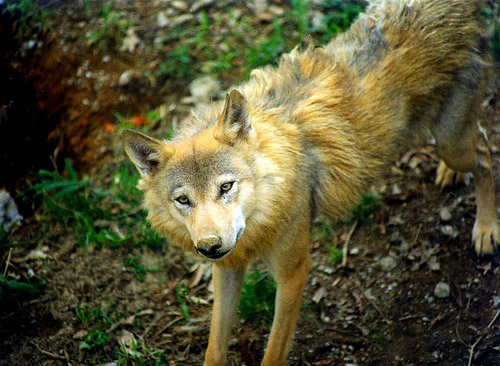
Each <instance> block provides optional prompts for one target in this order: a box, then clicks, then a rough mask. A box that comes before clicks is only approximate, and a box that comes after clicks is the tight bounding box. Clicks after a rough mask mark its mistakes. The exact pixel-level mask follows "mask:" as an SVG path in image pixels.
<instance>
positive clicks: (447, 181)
mask: <svg viewBox="0 0 500 366" xmlns="http://www.w3.org/2000/svg"><path fill="white" fill-rule="evenodd" d="M463 180H464V176H463V174H462V173H460V172H456V171H454V170H453V169H451V168H449V167H448V165H446V163H445V162H444V161H442V160H441V161H440V162H439V165H438V168H437V172H436V181H435V183H436V185H437V186H438V187H439V188H441V189H443V188H445V187H449V186H452V185H453V184H454V183H458V182H460V181H463Z"/></svg>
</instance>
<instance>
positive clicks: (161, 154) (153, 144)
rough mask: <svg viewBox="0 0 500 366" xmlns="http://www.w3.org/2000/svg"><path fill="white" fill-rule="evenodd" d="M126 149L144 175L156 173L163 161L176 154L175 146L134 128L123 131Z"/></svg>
mask: <svg viewBox="0 0 500 366" xmlns="http://www.w3.org/2000/svg"><path fill="white" fill-rule="evenodd" d="M121 138H122V141H123V145H124V146H125V151H126V153H127V155H128V156H129V158H130V160H132V163H134V165H135V166H136V168H137V170H139V173H141V175H142V176H151V175H154V174H155V173H156V172H157V171H158V168H159V166H160V164H161V163H162V162H166V161H168V159H170V158H171V157H172V155H174V148H173V147H171V146H168V145H167V144H165V143H163V142H161V141H159V140H156V139H154V138H152V137H149V136H147V135H145V134H143V133H140V132H137V131H134V130H124V131H123V132H122V133H121Z"/></svg>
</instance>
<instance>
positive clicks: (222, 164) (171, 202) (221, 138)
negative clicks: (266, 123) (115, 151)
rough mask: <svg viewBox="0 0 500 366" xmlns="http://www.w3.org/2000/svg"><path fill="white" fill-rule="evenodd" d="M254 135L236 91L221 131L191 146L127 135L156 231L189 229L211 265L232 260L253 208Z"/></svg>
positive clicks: (206, 133) (201, 137)
mask: <svg viewBox="0 0 500 366" xmlns="http://www.w3.org/2000/svg"><path fill="white" fill-rule="evenodd" d="M252 134H254V132H253V130H252V127H251V125H250V116H249V113H248V105H247V103H246V100H245V99H244V98H243V96H241V94H239V93H238V92H236V91H233V92H231V93H230V94H229V95H228V97H227V98H226V104H225V107H224V111H223V113H222V115H221V116H220V118H219V121H218V123H217V125H216V126H214V128H209V129H206V130H203V131H202V132H200V133H198V134H197V135H196V136H194V137H192V138H189V139H187V140H184V141H180V142H177V143H173V144H169V143H167V142H163V141H158V140H155V139H152V138H150V137H148V136H146V135H143V134H141V133H138V132H135V131H130V130H127V131H124V132H123V139H124V142H125V147H126V151H127V154H128V155H129V157H130V158H131V160H132V161H133V162H134V164H135V165H136V167H137V168H138V170H139V171H140V173H141V175H142V179H141V182H140V185H141V189H143V190H144V191H145V195H146V206H147V208H148V209H149V211H150V217H158V218H159V220H157V221H159V223H157V224H156V225H155V226H158V227H159V228H160V229H163V230H164V231H167V233H169V232H171V231H172V230H173V229H172V228H173V227H175V229H174V230H175V231H176V232H177V233H178V232H180V231H182V228H184V230H185V231H187V232H188V233H189V235H190V237H191V241H192V244H193V245H194V249H195V250H196V251H197V252H198V253H199V254H201V255H203V256H204V257H206V258H208V259H212V260H216V259H220V258H223V257H225V256H226V255H228V254H229V253H230V252H231V250H232V249H233V248H234V247H235V245H236V243H237V241H238V239H239V238H240V237H241V235H242V234H243V232H244V230H245V221H246V217H248V215H249V213H250V212H251V210H252V206H253V204H252V203H253V192H254V188H255V187H254V186H253V185H254V180H253V179H252V176H253V170H252V167H251V164H250V163H249V162H248V161H247V160H248V159H247V158H246V154H245V151H247V150H248V149H249V146H248V145H249V144H248V140H250V139H251V138H252ZM162 226H163V227H162Z"/></svg>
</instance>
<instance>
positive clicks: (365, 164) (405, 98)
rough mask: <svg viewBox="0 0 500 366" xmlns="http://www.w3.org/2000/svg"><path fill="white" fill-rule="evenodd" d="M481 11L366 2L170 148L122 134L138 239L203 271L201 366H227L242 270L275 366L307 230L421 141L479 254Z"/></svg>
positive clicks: (195, 118) (482, 212)
mask: <svg viewBox="0 0 500 366" xmlns="http://www.w3.org/2000/svg"><path fill="white" fill-rule="evenodd" d="M481 6H483V4H482V3H481V2H480V1H479V0H473V1H463V0H386V1H375V2H372V3H371V4H370V5H369V6H368V8H367V11H366V13H365V14H362V15H360V16H359V19H358V20H357V21H356V22H355V23H354V24H353V25H352V27H351V29H350V30H349V31H348V32H347V33H345V34H343V35H340V36H338V37H337V38H335V39H334V40H333V41H331V42H330V43H329V44H328V45H327V46H325V47H318V48H314V47H309V48H307V49H305V50H302V51H300V50H297V49H296V50H294V51H292V52H291V53H290V54H287V55H285V56H283V57H282V59H281V61H280V62H279V65H278V66H277V67H265V68H262V69H258V70H255V71H254V72H253V73H252V75H251V78H250V80H249V81H248V82H246V83H244V84H241V85H240V86H239V87H238V88H237V90H232V91H230V92H229V93H228V95H227V97H226V100H225V101H224V102H216V103H213V104H211V105H209V106H204V107H201V108H199V109H198V110H197V111H195V112H194V113H193V115H192V116H191V117H190V118H188V119H187V120H186V121H185V122H184V123H183V124H182V126H181V129H180V130H179V131H178V133H177V135H176V137H175V138H174V139H173V141H160V140H156V139H153V138H150V137H148V136H146V135H144V134H141V133H139V132H134V131H130V130H127V131H124V132H123V134H122V138H123V141H124V144H125V148H126V152H127V154H128V155H129V157H130V159H131V160H132V161H133V162H134V163H135V165H136V166H137V168H138V169H139V171H140V173H141V176H142V177H141V180H140V183H139V187H140V189H141V190H142V191H143V192H144V196H145V206H146V208H147V209H148V210H149V216H148V217H149V220H150V221H151V223H152V225H153V227H154V228H155V229H156V230H158V231H160V232H161V233H163V234H166V236H167V237H168V238H169V240H170V242H171V243H173V244H176V245H179V246H181V247H182V248H184V249H185V250H188V251H192V252H197V253H199V254H200V255H201V256H202V257H204V258H207V259H209V260H211V261H213V266H212V269H213V281H214V290H215V300H214V309H213V315H212V321H211V330H210V337H209V342H208V349H207V352H206V355H205V365H223V364H225V363H226V344H227V341H228V337H229V335H230V331H231V325H232V322H233V317H234V315H235V312H236V307H237V304H238V301H239V294H240V290H241V287H242V282H243V277H244V273H245V269H246V268H247V266H248V265H249V263H251V262H252V261H253V260H255V259H258V258H259V259H262V260H263V261H264V262H265V263H266V264H267V265H268V266H269V268H270V271H271V273H272V275H273V276H274V278H275V279H276V282H277V294H276V311H275V315H274V321H273V325H272V329H271V334H270V337H269V342H268V346H267V350H266V352H265V355H264V359H263V361H262V365H266V366H267V365H285V364H286V358H287V354H288V350H289V346H290V342H291V340H292V337H293V332H294V328H295V324H296V320H297V316H298V313H299V309H300V306H301V303H302V291H303V288H304V285H305V283H306V281H307V275H308V272H309V270H310V268H311V258H310V255H309V251H308V245H309V241H310V231H311V225H312V222H313V219H314V218H315V217H316V216H318V215H323V214H324V215H328V216H340V215H344V214H345V213H346V210H347V209H348V208H350V207H351V206H352V205H353V204H356V202H357V201H358V199H359V198H360V196H361V195H362V194H363V193H364V192H365V190H366V189H367V188H368V187H369V186H370V184H371V183H372V182H374V180H375V179H378V178H380V177H381V175H382V174H383V172H384V170H385V169H386V168H387V166H388V164H390V163H391V162H392V161H394V160H395V159H396V158H397V157H398V154H399V153H400V152H401V150H402V148H403V147H405V146H408V145H414V144H418V143H422V142H424V141H426V140H427V139H428V138H430V137H433V138H434V139H435V142H436V151H437V153H438V154H439V156H440V157H441V158H442V161H441V163H440V164H439V167H438V169H437V179H436V183H437V184H438V185H439V186H444V185H447V184H450V183H451V182H452V181H453V179H454V175H455V174H456V173H457V172H472V173H473V175H474V180H475V189H476V202H477V215H476V221H475V223H474V227H473V230H472V241H473V245H474V247H475V251H476V253H477V254H479V255H483V254H490V253H493V252H494V250H495V247H496V245H497V243H498V242H499V241H500V227H499V225H498V222H497V217H496V212H495V203H494V202H495V194H494V187H493V179H492V173H491V164H490V154H489V148H488V142H487V140H486V136H485V135H484V134H483V133H481V129H480V128H479V126H478V125H477V124H476V121H475V120H476V117H477V115H478V112H479V109H480V103H481V100H482V98H483V93H484V90H485V84H486V82H487V79H488V72H489V70H490V67H489V64H490V62H489V56H488V52H487V42H486V41H485V39H484V38H483V37H482V34H483V29H482V24H481V23H482V22H481V17H480V15H479V12H480V11H479V9H480V7H481Z"/></svg>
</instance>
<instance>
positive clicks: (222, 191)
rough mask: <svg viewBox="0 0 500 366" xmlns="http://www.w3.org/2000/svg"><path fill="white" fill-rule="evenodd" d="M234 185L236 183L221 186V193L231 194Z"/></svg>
mask: <svg viewBox="0 0 500 366" xmlns="http://www.w3.org/2000/svg"><path fill="white" fill-rule="evenodd" d="M233 183H234V182H226V183H224V184H223V185H221V186H220V191H221V193H226V192H229V191H230V190H231V188H233Z"/></svg>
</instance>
